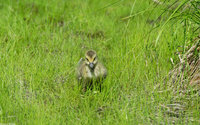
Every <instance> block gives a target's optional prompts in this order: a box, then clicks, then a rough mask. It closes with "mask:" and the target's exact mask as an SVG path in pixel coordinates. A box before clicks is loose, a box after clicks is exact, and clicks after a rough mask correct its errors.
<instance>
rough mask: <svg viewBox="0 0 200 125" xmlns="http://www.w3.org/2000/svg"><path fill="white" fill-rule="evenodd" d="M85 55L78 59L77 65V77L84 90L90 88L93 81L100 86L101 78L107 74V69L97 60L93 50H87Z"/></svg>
mask: <svg viewBox="0 0 200 125" xmlns="http://www.w3.org/2000/svg"><path fill="white" fill-rule="evenodd" d="M85 56H86V58H85V59H83V58H81V59H80V61H79V63H78V67H77V79H78V81H79V84H81V86H82V87H83V90H84V91H86V89H87V88H92V85H94V83H97V84H99V85H100V86H101V82H102V80H103V79H105V78H106V76H107V69H106V68H105V67H104V65H103V64H102V63H100V62H99V61H98V60H97V56H96V52H95V51H93V50H90V51H87V52H86V54H85Z"/></svg>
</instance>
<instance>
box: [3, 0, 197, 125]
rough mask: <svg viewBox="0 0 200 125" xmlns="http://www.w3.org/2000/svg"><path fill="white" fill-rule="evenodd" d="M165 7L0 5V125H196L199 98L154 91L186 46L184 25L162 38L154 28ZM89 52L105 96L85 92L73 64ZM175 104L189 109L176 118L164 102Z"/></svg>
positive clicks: (146, 3)
mask: <svg viewBox="0 0 200 125" xmlns="http://www.w3.org/2000/svg"><path fill="white" fill-rule="evenodd" d="M164 7H165V6H164V5H163V6H162V5H159V6H156V5H155V3H153V2H152V1H151V0H140V1H139V0H136V1H135V3H134V1H131V0H130V1H113V0H109V1H98V0H86V1H80V0H75V1H63V0H52V1H47V0H45V1H40V0H35V1H28V0H21V1H14V0H10V1H4V2H1V3H0V13H1V18H0V26H1V27H0V69H1V70H0V71H1V72H0V81H1V84H0V85H1V86H0V123H16V124H66V123H67V124H94V123H97V124H170V123H172V122H173V121H174V122H175V123H179V124H181V123H185V124H195V123H196V124H197V123H198V122H199V121H198V120H199V111H198V109H199V102H198V100H199V97H196V96H194V97H193V98H192V99H191V100H186V99H185V98H187V97H179V96H178V95H175V94H174V93H173V92H171V91H163V92H159V91H158V90H157V89H155V86H156V85H158V84H161V83H163V80H164V78H165V77H166V75H167V74H168V72H169V70H170V69H172V67H173V65H172V63H171V61H170V58H172V59H174V61H175V62H176V61H177V55H175V52H176V50H177V48H178V47H180V46H183V45H184V36H183V35H184V34H183V31H184V27H183V25H184V24H183V23H181V22H180V23H174V22H173V21H172V22H168V23H166V25H165V26H164V27H162V34H160V36H159V39H157V38H158V34H159V32H160V28H154V27H156V25H158V24H159V23H160V25H163V24H164V22H165V21H166V18H167V17H164V18H163V19H161V22H156V23H152V21H155V20H156V19H157V18H158V17H159V15H160V14H161V13H162V11H163V8H164ZM131 8H132V10H131ZM143 11H144V12H143ZM137 13H139V14H137ZM134 14H137V15H136V16H132V17H130V18H127V19H123V18H124V17H127V16H130V15H134ZM188 36H190V35H188ZM188 39H190V38H188ZM186 40H187V39H186ZM91 48H92V49H94V50H96V51H97V53H98V55H99V58H100V60H102V62H103V63H104V64H105V66H106V67H107V69H108V77H107V79H106V80H105V82H104V85H103V90H102V92H101V93H100V92H97V93H95V92H94V91H88V92H86V93H85V94H82V93H80V92H79V91H78V86H77V81H76V79H75V67H76V64H77V62H78V61H79V59H80V58H81V57H82V56H84V53H85V51H86V50H88V49H91ZM161 85H162V84H161ZM163 86H164V85H163ZM161 90H163V89H161ZM175 96H177V98H174V97H175ZM191 96H192V95H191ZM182 98H183V99H182ZM184 99H185V100H186V101H185V100H184ZM175 101H184V103H186V106H188V107H186V111H185V114H183V115H181V116H180V117H179V118H174V119H173V118H172V117H170V116H169V115H167V114H166V113H165V109H163V107H162V105H166V104H171V103H173V102H175ZM189 101H192V104H191V105H190V103H191V102H189ZM190 106H191V107H190ZM190 118H192V120H191V119H190ZM171 119H173V120H171Z"/></svg>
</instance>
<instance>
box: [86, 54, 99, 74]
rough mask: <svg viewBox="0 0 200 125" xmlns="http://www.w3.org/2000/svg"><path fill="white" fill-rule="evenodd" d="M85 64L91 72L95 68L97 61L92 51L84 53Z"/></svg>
mask: <svg viewBox="0 0 200 125" xmlns="http://www.w3.org/2000/svg"><path fill="white" fill-rule="evenodd" d="M85 62H86V65H88V67H89V68H90V69H92V70H93V69H94V68H95V66H96V64H97V63H98V60H97V54H96V52H95V51H94V50H89V51H87V52H86V53H85Z"/></svg>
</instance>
